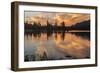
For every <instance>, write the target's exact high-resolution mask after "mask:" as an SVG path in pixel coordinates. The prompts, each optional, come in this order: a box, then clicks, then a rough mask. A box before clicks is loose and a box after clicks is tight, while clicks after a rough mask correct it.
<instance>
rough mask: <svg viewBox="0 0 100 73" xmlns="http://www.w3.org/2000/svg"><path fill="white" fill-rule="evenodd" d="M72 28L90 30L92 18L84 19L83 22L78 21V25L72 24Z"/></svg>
mask: <svg viewBox="0 0 100 73" xmlns="http://www.w3.org/2000/svg"><path fill="white" fill-rule="evenodd" d="M70 29H73V30H90V20H88V21H84V22H81V23H77V24H76V25H73V26H71V27H70Z"/></svg>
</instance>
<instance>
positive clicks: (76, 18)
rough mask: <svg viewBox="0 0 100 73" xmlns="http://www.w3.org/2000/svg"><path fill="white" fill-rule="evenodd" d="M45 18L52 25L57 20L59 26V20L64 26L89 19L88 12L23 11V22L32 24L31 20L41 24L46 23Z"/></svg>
mask: <svg viewBox="0 0 100 73" xmlns="http://www.w3.org/2000/svg"><path fill="white" fill-rule="evenodd" d="M47 20H48V21H49V23H51V24H52V25H54V24H55V22H57V25H58V26H60V25H61V22H65V25H66V26H71V25H75V24H76V23H79V22H82V21H86V20H90V14H83V13H67V12H66V13H63V12H32V11H31V12H29V11H26V12H25V22H27V23H31V24H33V22H40V23H41V25H46V23H47Z"/></svg>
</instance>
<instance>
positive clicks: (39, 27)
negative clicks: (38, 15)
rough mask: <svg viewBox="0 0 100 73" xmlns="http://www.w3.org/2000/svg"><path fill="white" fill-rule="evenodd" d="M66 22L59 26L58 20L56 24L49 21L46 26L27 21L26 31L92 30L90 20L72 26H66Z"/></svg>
mask: <svg viewBox="0 0 100 73" xmlns="http://www.w3.org/2000/svg"><path fill="white" fill-rule="evenodd" d="M65 25H66V24H65V23H64V22H62V23H61V26H57V22H55V24H54V25H52V24H50V23H49V21H47V25H46V26H42V24H41V23H40V22H38V23H36V22H34V23H33V24H28V23H25V27H24V28H25V31H48V32H49V31H50V32H51V31H60V30H62V31H65V30H67V31H69V30H90V20H88V21H84V22H81V23H77V24H75V25H72V26H65Z"/></svg>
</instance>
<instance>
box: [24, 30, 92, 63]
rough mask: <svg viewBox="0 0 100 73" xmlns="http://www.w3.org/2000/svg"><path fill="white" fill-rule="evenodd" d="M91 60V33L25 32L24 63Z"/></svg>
mask: <svg viewBox="0 0 100 73" xmlns="http://www.w3.org/2000/svg"><path fill="white" fill-rule="evenodd" d="M85 58H90V32H66V31H59V32H30V33H29V32H27V33H26V32H25V34H24V61H25V62H28V61H45V60H64V59H65V60H69V59H85Z"/></svg>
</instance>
